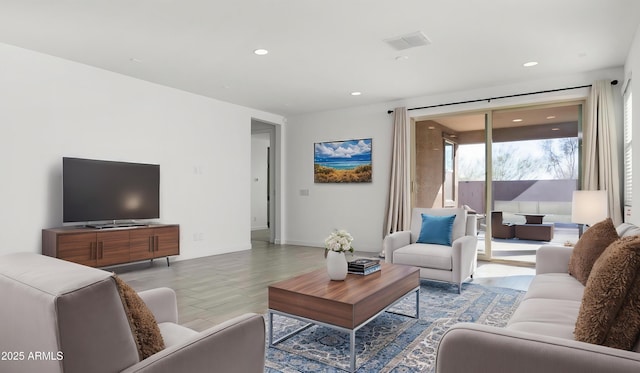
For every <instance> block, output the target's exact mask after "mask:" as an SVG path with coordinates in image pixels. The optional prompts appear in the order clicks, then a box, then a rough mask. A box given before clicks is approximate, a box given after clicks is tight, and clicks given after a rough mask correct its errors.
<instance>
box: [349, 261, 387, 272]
mask: <svg viewBox="0 0 640 373" xmlns="http://www.w3.org/2000/svg"><path fill="white" fill-rule="evenodd" d="M379 270H380V261H379V260H378V259H364V258H361V259H356V260H352V261H350V262H349V266H348V271H349V273H353V274H356V275H370V274H372V273H375V272H378V271H379Z"/></svg>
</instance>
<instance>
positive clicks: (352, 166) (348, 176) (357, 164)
mask: <svg viewBox="0 0 640 373" xmlns="http://www.w3.org/2000/svg"><path fill="white" fill-rule="evenodd" d="M313 180H314V182H316V183H370V182H371V139H358V140H344V141H331V142H317V143H315V144H314V149H313Z"/></svg>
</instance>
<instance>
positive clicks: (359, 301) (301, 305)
mask: <svg viewBox="0 0 640 373" xmlns="http://www.w3.org/2000/svg"><path fill="white" fill-rule="evenodd" d="M380 265H381V269H380V271H379V272H376V273H373V274H370V275H367V276H361V275H354V274H349V275H347V278H346V279H345V280H344V281H331V280H330V279H329V276H328V274H327V270H326V269H324V268H323V269H319V270H317V271H313V272H310V273H306V274H304V275H300V276H297V277H294V278H290V279H288V280H284V281H281V282H278V283H275V284H273V285H270V286H269V311H268V313H269V345H270V346H273V345H275V344H277V343H280V342H282V341H284V340H286V339H288V338H290V337H292V336H293V335H295V334H297V333H299V332H301V331H303V330H305V329H307V328H309V327H311V326H313V325H323V326H326V327H329V328H333V329H336V330H340V331H343V332H345V333H349V336H350V346H349V347H350V359H351V360H350V369H351V371H352V372H353V371H355V369H356V352H355V339H356V331H357V330H358V329H360V328H362V327H363V326H364V325H366V324H367V323H368V322H370V321H371V320H373V319H375V318H376V317H377V316H378V315H380V314H381V313H382V312H385V311H388V310H389V308H391V307H392V306H393V305H394V304H395V303H397V302H399V301H400V300H402V299H404V298H405V297H407V296H409V295H410V294H411V293H415V297H416V314H415V316H414V315H404V316H409V317H414V318H418V317H419V315H420V307H419V304H420V277H419V274H420V273H419V269H418V268H416V267H411V266H404V265H397V264H389V263H380ZM274 315H280V316H286V317H291V318H294V319H298V320H301V321H304V322H306V323H307V324H306V325H305V326H303V327H301V328H299V329H297V330H295V331H293V332H291V333H289V334H287V335H284V336H282V337H280V338H278V339H276V340H274V335H273V316H274Z"/></svg>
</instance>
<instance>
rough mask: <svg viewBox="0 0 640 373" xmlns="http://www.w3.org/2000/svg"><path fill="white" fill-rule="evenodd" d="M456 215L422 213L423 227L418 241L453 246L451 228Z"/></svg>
mask: <svg viewBox="0 0 640 373" xmlns="http://www.w3.org/2000/svg"><path fill="white" fill-rule="evenodd" d="M455 219H456V216H455V215H450V216H433V215H427V214H422V228H420V236H418V241H417V242H418V243H432V244H437V245H447V246H451V230H452V229H453V221H454V220H455Z"/></svg>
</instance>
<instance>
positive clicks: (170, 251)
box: [153, 226, 180, 258]
mask: <svg viewBox="0 0 640 373" xmlns="http://www.w3.org/2000/svg"><path fill="white" fill-rule="evenodd" d="M153 235H154V239H155V249H154V253H153V256H154V257H156V258H158V257H163V256H170V255H178V254H180V228H179V227H178V226H171V227H163V228H155V229H154V230H153Z"/></svg>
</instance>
